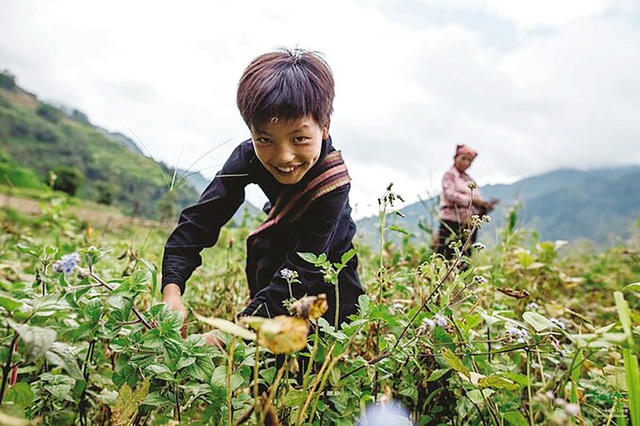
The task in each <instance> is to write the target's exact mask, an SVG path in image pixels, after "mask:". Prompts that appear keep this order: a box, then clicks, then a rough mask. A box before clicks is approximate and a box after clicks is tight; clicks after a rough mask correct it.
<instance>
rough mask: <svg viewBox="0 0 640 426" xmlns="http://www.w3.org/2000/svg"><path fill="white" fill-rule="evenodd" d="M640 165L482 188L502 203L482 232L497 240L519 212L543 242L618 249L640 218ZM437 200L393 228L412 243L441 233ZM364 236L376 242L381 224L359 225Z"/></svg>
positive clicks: (396, 220)
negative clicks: (508, 218) (508, 219)
mask: <svg viewBox="0 0 640 426" xmlns="http://www.w3.org/2000/svg"><path fill="white" fill-rule="evenodd" d="M639 178H640V166H628V167H616V168H606V169H605V168H603V169H594V170H584V171H581V170H556V171H552V172H549V173H545V174H542V175H539V176H533V177H529V178H526V179H523V180H520V181H518V182H515V183H512V184H509V185H488V186H485V187H482V188H480V190H481V193H482V195H483V197H484V198H487V199H488V198H493V197H495V198H499V199H500V203H499V204H498V206H497V208H496V210H495V211H494V212H492V214H491V216H492V219H493V222H494V223H492V224H491V225H490V226H488V227H487V228H488V229H484V230H482V231H481V232H483V233H484V238H485V239H488V240H490V239H491V238H493V237H494V234H495V229H499V228H501V227H502V224H503V220H504V218H505V217H506V216H507V214H508V212H509V211H511V210H513V209H517V210H518V217H519V221H520V226H522V227H526V228H531V229H535V230H536V233H537V235H538V236H539V238H540V239H542V240H568V241H577V240H589V241H591V242H593V243H595V244H596V245H608V244H614V243H616V242H619V241H621V240H625V239H627V238H629V237H630V235H631V233H632V232H633V229H636V228H637V225H636V223H637V220H638V218H639V217H640V186H638V184H637V182H638V179H639ZM438 203H439V200H438V197H434V198H431V199H428V200H423V201H422V202H418V203H414V204H411V205H409V206H406V207H404V208H402V209H401V210H400V212H401V213H402V216H397V215H391V216H389V218H388V222H389V223H390V224H394V225H396V226H399V227H402V228H404V229H406V230H407V231H408V232H409V233H410V234H411V236H410V237H409V238H414V239H425V238H430V236H431V232H433V230H434V228H437V226H438V225H437V215H438V205H439V204H438ZM358 225H359V228H360V230H361V235H362V236H363V237H364V238H365V239H367V240H368V241H371V242H373V240H374V236H375V233H376V232H377V229H376V227H377V225H378V219H377V218H368V219H363V220H361V221H359V222H358Z"/></svg>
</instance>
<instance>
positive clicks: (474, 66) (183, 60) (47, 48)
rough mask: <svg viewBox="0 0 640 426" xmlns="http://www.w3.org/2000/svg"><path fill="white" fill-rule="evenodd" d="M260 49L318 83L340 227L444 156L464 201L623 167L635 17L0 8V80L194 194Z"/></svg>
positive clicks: (638, 130) (511, 11) (546, 3)
mask: <svg viewBox="0 0 640 426" xmlns="http://www.w3.org/2000/svg"><path fill="white" fill-rule="evenodd" d="M278 47H289V48H292V47H301V48H305V49H311V50H315V51H319V52H321V53H322V54H323V55H324V57H325V58H326V60H327V61H328V63H329V64H330V66H331V68H332V70H333V73H334V76H335V80H336V98H335V101H334V113H333V116H332V122H331V135H332V138H333V142H334V145H335V146H336V148H338V149H340V150H342V152H343V156H344V158H345V161H346V162H347V165H348V168H349V172H350V174H351V177H352V189H351V197H350V198H351V204H352V206H353V207H354V216H355V217H364V216H369V215H372V214H374V213H376V212H377V210H378V199H379V198H380V197H381V196H382V195H383V193H384V191H385V189H386V188H387V187H388V186H389V184H391V183H393V189H394V191H395V192H396V193H398V194H400V195H401V196H402V197H403V198H404V200H405V203H407V204H408V203H412V202H415V201H417V200H419V199H421V198H422V199H425V198H429V197H431V196H434V195H436V194H438V193H439V191H440V182H441V177H442V174H443V173H444V172H445V171H446V170H447V169H448V168H449V167H451V165H452V163H453V158H452V157H453V154H454V151H455V147H456V145H457V144H467V145H469V146H471V147H473V148H474V149H475V150H476V151H478V153H479V155H478V157H477V158H476V161H475V162H474V164H473V165H472V167H471V168H470V169H469V174H470V175H471V176H472V177H473V178H474V179H475V180H476V181H477V182H478V184H480V185H487V184H498V183H512V182H515V181H517V180H519V179H522V178H525V177H529V176H534V175H538V174H542V173H545V172H548V171H551V170H554V169H558V168H578V169H591V168H599V167H614V166H624V165H637V164H640V141H639V139H640V2H637V1H636V0H535V1H531V0H518V1H513V0H371V1H365V0H324V1H322V2H318V1H300V0H269V1H264V0H247V1H243V0H237V1H220V0H189V1H180V2H178V1H163V0H154V1H150V0H135V1H131V0H127V1H124V0H109V1H103V0H95V1H82V0H46V1H37V0H0V70H6V71H9V72H10V73H12V74H13V75H14V76H15V77H16V80H17V82H18V84H19V85H20V86H21V87H23V88H25V89H26V90H28V91H30V92H32V93H35V94H36V95H37V96H38V97H39V98H40V99H41V100H43V101H46V102H51V103H54V104H64V105H67V106H69V107H72V108H76V109H78V110H80V111H82V112H84V113H85V114H87V115H88V117H89V119H90V120H91V122H92V123H93V124H95V125H97V126H100V127H103V128H106V129H108V130H109V131H112V132H120V133H122V134H124V135H126V136H128V137H129V138H131V139H133V140H134V141H136V142H137V143H138V145H139V146H140V147H141V148H142V149H143V151H145V152H146V153H147V154H148V155H149V156H151V157H153V158H154V159H155V160H156V161H162V162H165V163H166V164H168V165H170V166H174V167H179V168H183V169H190V170H193V171H200V172H201V173H202V174H203V175H205V176H206V177H212V176H213V175H214V174H215V173H216V172H217V171H218V170H219V168H220V167H221V166H222V164H223V163H224V162H225V160H226V158H227V156H228V155H229V153H230V152H231V151H232V150H233V148H234V147H235V146H236V145H237V144H239V143H240V142H242V141H243V140H245V139H247V138H248V137H249V132H248V129H247V128H246V126H245V124H244V122H243V121H242V119H241V117H240V114H239V113H238V110H237V107H236V104H235V95H236V88H237V82H238V79H239V77H240V75H241V73H242V71H243V70H244V68H245V67H246V66H247V64H248V63H249V62H250V61H251V59H253V58H254V57H256V56H258V55H260V54H262V53H265V52H268V51H271V50H273V49H275V48H278ZM247 199H248V200H249V201H251V202H253V203H255V204H256V205H261V202H262V200H263V199H264V197H263V196H262V195H261V194H260V192H259V190H257V188H251V189H249V190H248V193H247ZM396 206H398V207H401V206H402V204H399V205H396Z"/></svg>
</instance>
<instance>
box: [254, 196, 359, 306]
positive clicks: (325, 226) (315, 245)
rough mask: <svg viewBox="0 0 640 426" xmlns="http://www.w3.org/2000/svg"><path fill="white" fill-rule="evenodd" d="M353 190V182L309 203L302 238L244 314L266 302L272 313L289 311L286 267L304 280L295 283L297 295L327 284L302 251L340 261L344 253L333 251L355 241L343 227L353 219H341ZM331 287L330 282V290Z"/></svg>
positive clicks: (302, 219) (296, 241)
mask: <svg viewBox="0 0 640 426" xmlns="http://www.w3.org/2000/svg"><path fill="white" fill-rule="evenodd" d="M349 190H350V185H345V186H343V187H340V188H338V189H336V190H334V191H332V192H330V193H328V194H325V195H324V196H322V197H320V198H318V199H317V200H315V201H314V202H313V203H312V204H311V206H309V209H308V210H307V211H306V212H305V214H304V215H303V216H302V217H301V219H300V220H301V221H302V223H303V225H302V226H301V228H300V233H299V234H298V238H297V239H296V240H295V242H294V244H292V246H291V247H290V248H289V250H288V251H287V254H286V257H285V261H284V262H283V263H282V265H281V266H280V267H279V268H278V269H277V272H276V273H275V275H274V276H273V278H272V279H271V281H270V282H269V283H268V285H267V286H266V287H264V288H263V289H262V290H260V291H259V292H258V293H257V294H256V297H255V298H254V299H253V301H252V303H251V304H250V305H249V306H248V307H247V309H245V311H244V312H243V315H252V314H253V313H254V311H255V309H256V308H258V307H259V306H260V305H262V304H264V303H266V305H267V306H268V308H269V309H270V312H269V314H270V316H273V315H280V314H285V313H286V309H285V308H284V306H283V303H282V302H283V301H284V300H287V299H289V298H290V294H289V285H288V283H287V281H286V279H285V278H283V277H282V274H281V272H282V271H283V270H285V269H288V270H290V271H295V272H297V273H298V280H299V281H300V284H297V283H295V284H292V290H293V295H294V297H296V298H299V297H301V296H303V295H304V294H305V293H307V292H308V290H309V289H310V287H316V288H318V286H320V287H321V286H323V285H324V279H323V278H324V277H323V273H322V271H321V270H319V268H317V267H316V266H314V265H312V264H310V263H308V262H307V261H305V260H303V259H302V258H301V257H300V256H299V255H298V253H313V254H315V255H320V254H322V253H326V254H327V255H328V256H329V260H331V261H333V262H336V261H338V260H339V259H340V256H342V254H343V253H341V252H335V253H334V252H333V251H334V250H335V249H336V248H338V251H340V250H342V249H344V251H346V250H348V248H349V247H350V243H351V241H350V240H349V238H348V237H347V235H346V234H347V233H346V230H345V229H343V227H344V226H345V225H348V222H349V221H345V220H341V219H342V216H343V214H345V213H344V211H345V208H346V206H347V205H348V197H349ZM347 240H349V241H347ZM330 289H331V287H329V286H328V285H327V291H329V290H330Z"/></svg>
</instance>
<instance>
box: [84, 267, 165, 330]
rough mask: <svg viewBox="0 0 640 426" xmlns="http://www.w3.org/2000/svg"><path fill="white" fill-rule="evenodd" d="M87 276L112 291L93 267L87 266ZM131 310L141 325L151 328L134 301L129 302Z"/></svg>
mask: <svg viewBox="0 0 640 426" xmlns="http://www.w3.org/2000/svg"><path fill="white" fill-rule="evenodd" d="M89 276H90V277H91V278H93V279H94V280H96V281H97V282H98V283H100V285H101V286H103V287H105V288H106V289H108V290H109V291H113V288H111V287H110V286H109V284H107V283H106V282H105V281H104V280H103V279H102V278H100V277H99V276H97V275H96V274H95V273H94V272H93V267H92V266H89ZM131 310H132V311H133V314H134V315H135V316H136V317H138V319H139V320H140V322H141V323H142V325H144V326H145V327H146V328H147V330H151V329H152V328H153V326H152V325H151V324H149V322H148V321H147V320H146V319H145V318H144V317H143V316H142V314H141V313H140V311H139V310H138V308H137V307H136V305H135V303H133V301H132V302H131Z"/></svg>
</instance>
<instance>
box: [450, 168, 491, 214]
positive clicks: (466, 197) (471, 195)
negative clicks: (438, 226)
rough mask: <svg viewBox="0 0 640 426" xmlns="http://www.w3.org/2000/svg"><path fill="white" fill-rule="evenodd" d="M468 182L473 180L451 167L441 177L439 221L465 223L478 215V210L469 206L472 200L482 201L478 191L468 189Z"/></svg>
mask: <svg viewBox="0 0 640 426" xmlns="http://www.w3.org/2000/svg"><path fill="white" fill-rule="evenodd" d="M469 182H474V180H473V179H472V178H471V176H469V175H468V174H466V173H461V172H459V171H458V169H456V168H455V167H454V166H451V168H450V169H449V170H447V171H446V172H445V174H444V176H443V177H442V195H441V196H440V219H442V220H450V221H453V222H458V223H465V222H467V221H468V220H469V217H471V215H474V214H478V209H477V208H476V207H474V206H473V205H472V204H471V201H472V200H473V199H480V200H481V199H482V196H481V195H480V189H478V188H476V189H474V190H473V191H471V189H469Z"/></svg>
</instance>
